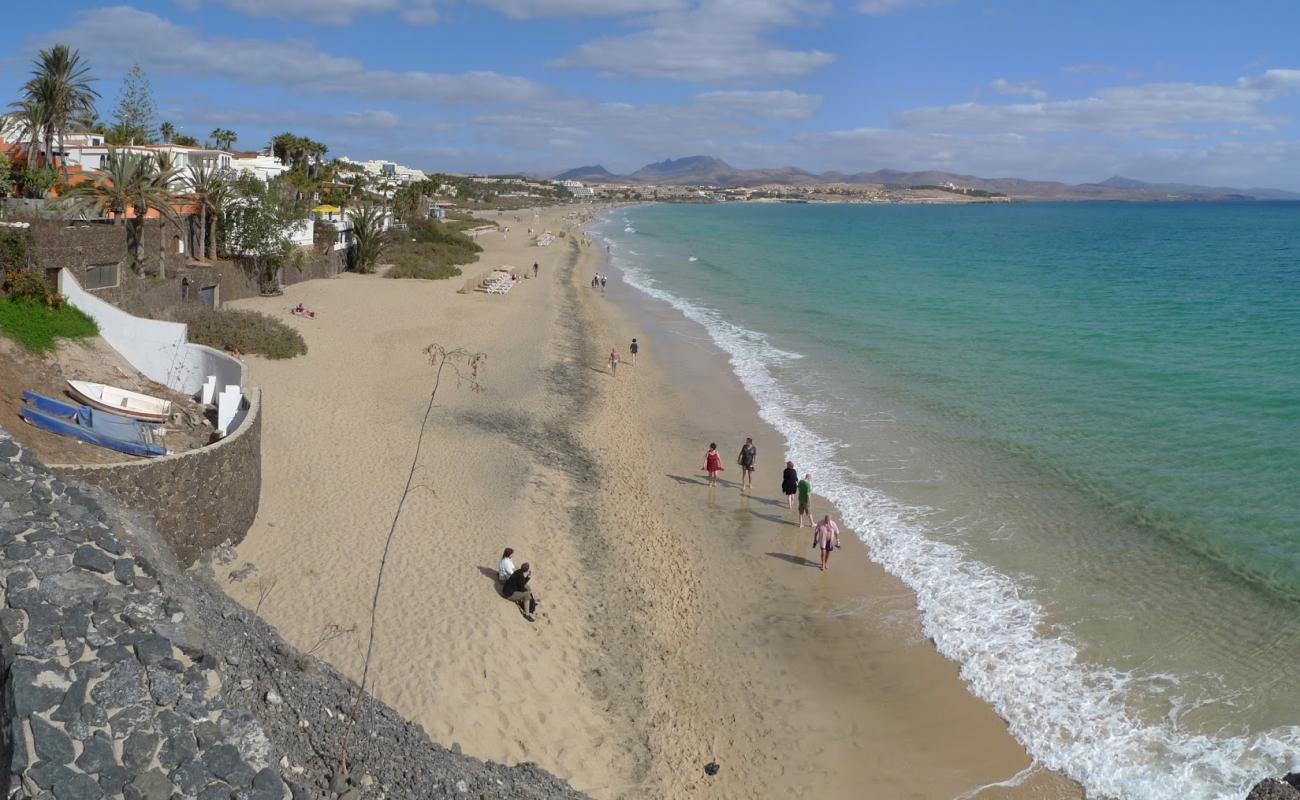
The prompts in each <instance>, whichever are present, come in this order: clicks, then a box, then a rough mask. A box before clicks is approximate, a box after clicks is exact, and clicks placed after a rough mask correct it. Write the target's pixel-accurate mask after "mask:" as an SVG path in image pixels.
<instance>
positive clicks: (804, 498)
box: [799, 472, 813, 528]
mask: <svg viewBox="0 0 1300 800" xmlns="http://www.w3.org/2000/svg"><path fill="white" fill-rule="evenodd" d="M811 481H812V473H811V472H805V473H804V474H803V480H801V481H799V527H800V528H802V527H803V518H804V517H805V516H806V517H808V524H809V525H812V524H813V515H812V483H811Z"/></svg>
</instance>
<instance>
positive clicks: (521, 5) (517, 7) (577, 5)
mask: <svg viewBox="0 0 1300 800" xmlns="http://www.w3.org/2000/svg"><path fill="white" fill-rule="evenodd" d="M475 2H476V3H477V4H478V5H481V6H487V7H488V8H491V9H495V10H496V11H499V12H501V13H502V14H504V15H506V16H507V17H512V18H514V19H534V18H537V17H621V16H629V15H632V14H653V13H657V12H661V11H676V10H681V9H685V8H687V7H688V6H689V4H690V3H689V0H475Z"/></svg>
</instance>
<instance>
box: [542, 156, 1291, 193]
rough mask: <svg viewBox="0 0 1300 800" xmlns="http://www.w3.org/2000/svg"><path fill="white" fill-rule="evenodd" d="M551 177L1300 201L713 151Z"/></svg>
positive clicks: (1192, 188) (1118, 180)
mask: <svg viewBox="0 0 1300 800" xmlns="http://www.w3.org/2000/svg"><path fill="white" fill-rule="evenodd" d="M552 179H553V180H561V181H565V180H575V181H582V182H583V183H626V184H658V185H669V186H716V187H719V188H730V187H735V186H760V185H763V184H776V185H784V186H822V185H826V184H834V183H839V184H864V185H865V184H875V185H884V186H888V187H911V186H942V185H944V184H947V183H952V184H955V185H957V186H961V187H965V188H969V189H981V190H984V191H987V192H997V193H999V194H1004V195H1007V196H1009V197H1013V198H1020V199H1031V200H1170V199H1201V200H1300V194H1298V193H1296V192H1288V191H1284V190H1282V189H1266V188H1251V189H1234V188H1230V187H1223V186H1197V185H1193V184H1185V183H1146V182H1144V181H1139V180H1134V179H1132V178H1122V177H1119V176H1115V177H1112V178H1108V179H1106V180H1104V181H1100V182H1098V183H1081V184H1069V183H1061V182H1059V181H1034V180H1025V179H1023V178H980V177H977V176H974V175H961V174H957V173H953V172H939V171H934V170H928V171H922V172H900V171H898V170H890V169H882V170H876V171H875V172H855V173H851V174H846V173H843V172H822V173H812V172H808V171H807V170H802V169H799V168H798V167H777V168H773V169H738V168H736V167H733V166H731V165H730V164H728V163H727V162H725V161H723V160H722V159H720V158H714V157H713V156H688V157H686V158H677V159H668V160H665V161H657V162H655V163H653V164H646V165H645V166H644V167H641V168H640V169H638V170H637V171H636V172H633V173H631V174H628V175H617V174H614V173H612V172H610V171H609V170H607V169H605V167H603V166H602V165H600V164H594V165H591V166H586V167H577V168H575V169H570V170H566V171H564V172H561V173H559V174H558V175H554V176H552Z"/></svg>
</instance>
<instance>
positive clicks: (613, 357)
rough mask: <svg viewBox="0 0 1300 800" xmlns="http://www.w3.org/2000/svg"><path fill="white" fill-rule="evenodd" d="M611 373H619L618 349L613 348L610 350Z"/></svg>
mask: <svg viewBox="0 0 1300 800" xmlns="http://www.w3.org/2000/svg"><path fill="white" fill-rule="evenodd" d="M609 374H610V375H617V374H618V351H617V350H614V349H612V348H611V349H610V351H609Z"/></svg>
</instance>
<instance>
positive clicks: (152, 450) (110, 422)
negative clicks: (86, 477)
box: [18, 392, 167, 457]
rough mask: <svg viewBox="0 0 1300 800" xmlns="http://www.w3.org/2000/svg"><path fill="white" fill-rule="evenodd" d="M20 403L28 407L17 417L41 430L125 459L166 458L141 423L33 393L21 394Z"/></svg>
mask: <svg viewBox="0 0 1300 800" xmlns="http://www.w3.org/2000/svg"><path fill="white" fill-rule="evenodd" d="M23 399H24V400H26V401H27V405H25V406H23V407H22V408H20V409H19V410H18V415H19V416H20V417H22V418H23V420H24V421H25V422H27V423H29V424H31V425H35V426H36V427H38V428H41V429H43V430H47V431H49V432H51V433H57V434H59V435H60V436H67V437H69V438H72V439H77V440H78V441H82V442H85V443H87V444H93V445H96V446H98V447H104V448H107V449H109V450H115V451H117V452H119V453H126V454H127V455H132V456H142V457H154V456H163V455H167V448H165V447H164V446H163V445H161V444H159V443H157V442H155V441H153V437H152V430H151V429H149V426H147V425H145V424H144V423H143V422H142V421H140V420H135V419H128V418H126V417H121V416H118V415H116V414H106V413H104V412H102V411H96V410H94V409H91V408H87V407H85V406H75V405H72V404H70V403H64V402H62V401H60V400H55V399H53V398H50V397H45V396H44V395H39V394H36V393H35V392H23Z"/></svg>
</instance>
